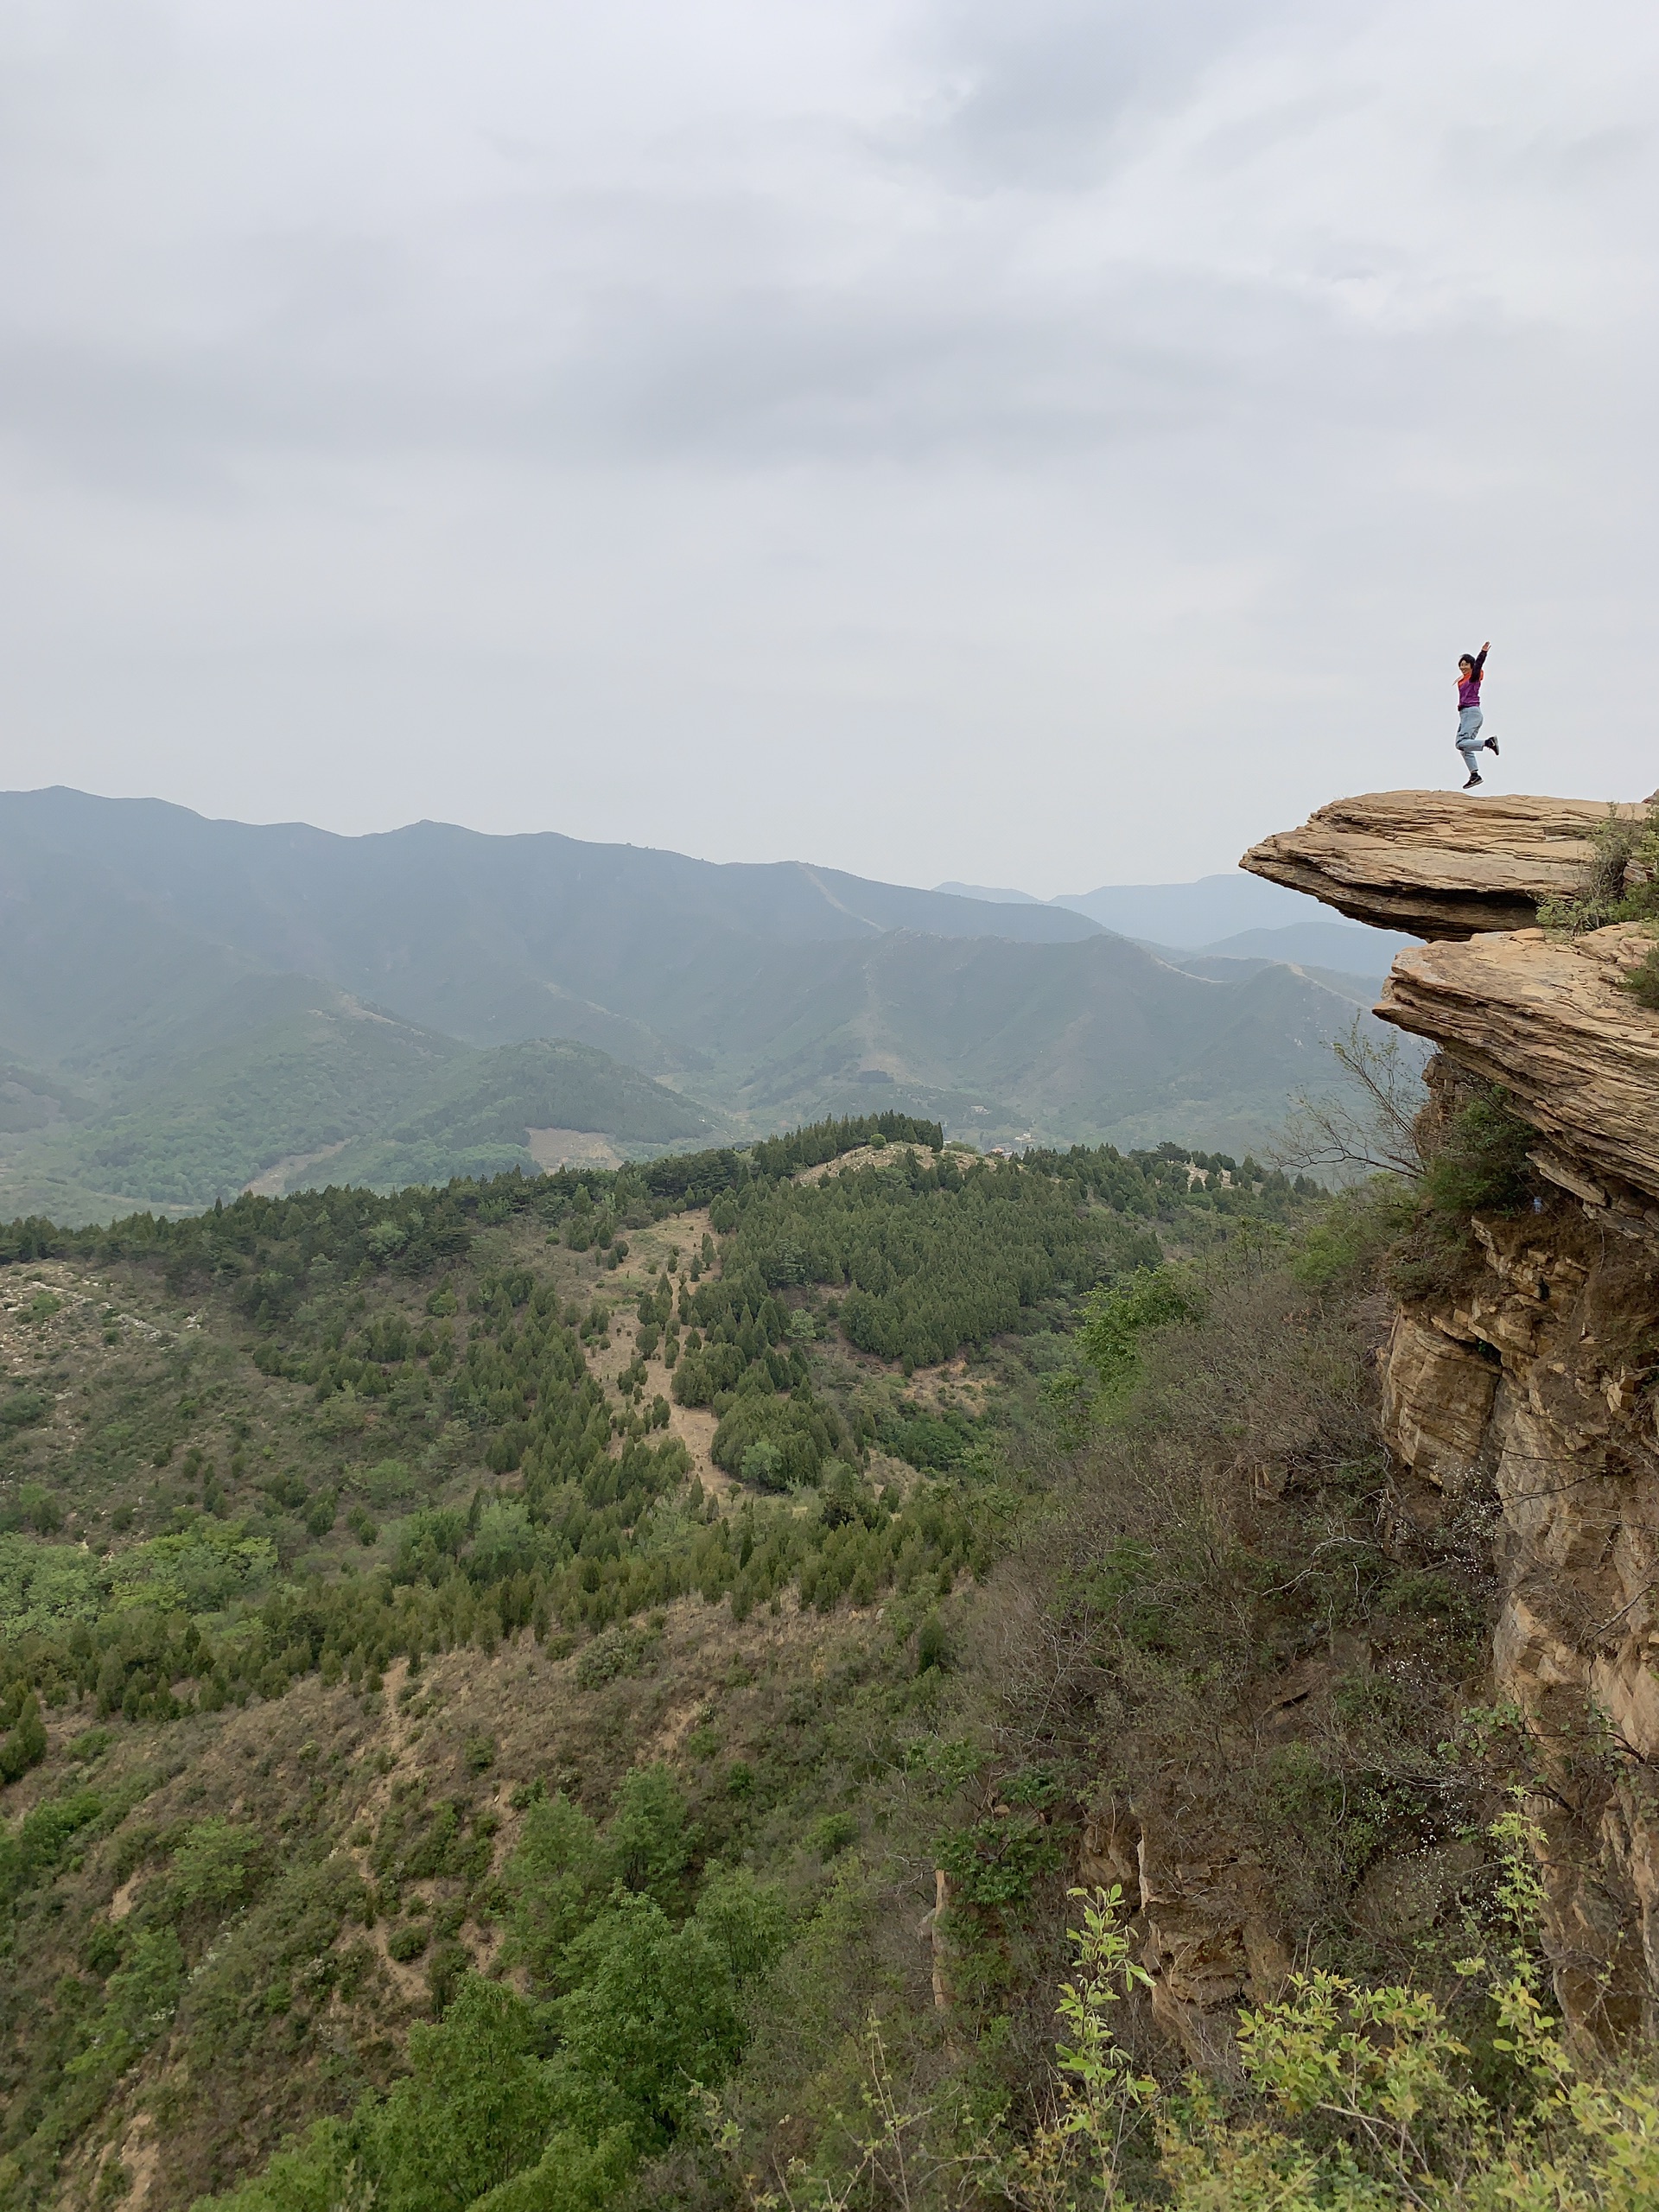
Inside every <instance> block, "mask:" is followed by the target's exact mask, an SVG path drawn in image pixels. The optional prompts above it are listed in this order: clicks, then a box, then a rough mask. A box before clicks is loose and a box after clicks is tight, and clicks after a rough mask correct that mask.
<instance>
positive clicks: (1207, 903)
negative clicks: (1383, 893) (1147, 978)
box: [934, 873, 1417, 976]
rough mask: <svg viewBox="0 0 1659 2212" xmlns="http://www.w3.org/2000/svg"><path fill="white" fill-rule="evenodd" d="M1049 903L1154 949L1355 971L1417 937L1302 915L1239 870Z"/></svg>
mask: <svg viewBox="0 0 1659 2212" xmlns="http://www.w3.org/2000/svg"><path fill="white" fill-rule="evenodd" d="M934 888H935V889H936V890H937V891H940V892H948V893H952V894H954V895H956V896H957V897H960V898H965V899H985V900H989V901H990V902H991V903H992V904H994V905H998V906H1037V905H1039V904H1040V903H1042V902H1040V901H1039V900H1038V899H1033V896H1032V894H1031V893H1030V892H1028V891H1006V890H997V889H994V888H992V887H989V886H988V885H985V884H979V883H940V884H936V885H935V886H934ZM1047 904H1048V905H1049V906H1051V907H1058V908H1059V909H1060V910H1061V911H1063V912H1066V913H1075V914H1084V915H1086V916H1087V917H1088V918H1090V920H1091V921H1096V922H1099V923H1100V924H1102V925H1103V927H1105V928H1107V929H1109V930H1111V931H1114V932H1115V933H1116V935H1117V936H1119V937H1132V938H1138V939H1139V940H1140V941H1141V943H1142V944H1150V945H1151V946H1153V947H1154V950H1155V949H1157V948H1159V947H1160V946H1167V947H1170V948H1172V949H1173V950H1177V951H1195V952H1227V953H1231V954H1233V955H1234V956H1235V957H1238V958H1249V957H1256V956H1259V957H1262V958H1263V959H1266V960H1294V961H1300V962H1311V963H1313V965H1315V966H1317V967H1324V968H1335V969H1342V970H1344V971H1345V972H1347V973H1349V974H1351V975H1356V976H1385V975H1386V974H1387V973H1388V971H1389V963H1390V962H1391V961H1392V960H1393V958H1394V956H1395V953H1396V952H1399V951H1401V950H1402V949H1403V948H1404V947H1405V946H1406V945H1408V944H1415V943H1416V941H1417V940H1416V939H1415V938H1407V937H1396V936H1395V935H1393V934H1392V933H1391V932H1390V931H1387V930H1372V929H1365V928H1363V927H1362V926H1361V925H1360V924H1358V923H1357V922H1338V921H1332V920H1331V919H1330V918H1328V917H1327V918H1324V919H1304V918H1303V917H1304V916H1306V914H1307V911H1308V908H1307V901H1306V899H1305V898H1303V897H1302V895H1301V894H1300V893H1299V892H1295V891H1287V890H1285V889H1284V888H1283V887H1282V886H1281V885H1280V884H1276V883H1266V882H1263V881H1262V879H1261V877H1259V876H1251V875H1244V874H1239V873H1235V874H1230V875H1205V876H1200V877H1198V880H1196V881H1195V882H1192V883H1141V884H1135V883H1117V884H1108V885H1106V886H1105V887H1103V888H1102V889H1101V890H1099V891H1088V892H1084V893H1080V894H1079V895H1078V896H1077V897H1075V898H1074V897H1071V896H1069V895H1068V896H1066V897H1064V898H1060V899H1050V900H1048V901H1047Z"/></svg>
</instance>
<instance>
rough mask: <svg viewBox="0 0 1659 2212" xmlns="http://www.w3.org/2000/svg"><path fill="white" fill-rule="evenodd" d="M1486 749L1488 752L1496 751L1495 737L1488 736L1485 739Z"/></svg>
mask: <svg viewBox="0 0 1659 2212" xmlns="http://www.w3.org/2000/svg"><path fill="white" fill-rule="evenodd" d="M1486 750H1487V751H1488V752H1489V753H1496V752H1497V739H1496V738H1495V737H1489V738H1488V739H1487V741H1486Z"/></svg>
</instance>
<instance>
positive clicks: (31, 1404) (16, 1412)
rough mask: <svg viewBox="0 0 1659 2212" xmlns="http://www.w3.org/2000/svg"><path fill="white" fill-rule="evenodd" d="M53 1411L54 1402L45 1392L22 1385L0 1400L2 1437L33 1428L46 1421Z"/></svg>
mask: <svg viewBox="0 0 1659 2212" xmlns="http://www.w3.org/2000/svg"><path fill="white" fill-rule="evenodd" d="M51 1411H52V1400H51V1398H50V1396H49V1395H48V1393H47V1392H46V1391H44V1390H32V1389H28V1388H26V1387H24V1386H22V1385H21V1384H20V1385H19V1386H18V1387H17V1388H16V1389H13V1390H12V1391H11V1392H10V1395H7V1396H6V1397H4V1398H0V1436H4V1435H6V1434H8V1433H11V1432H13V1431H16V1430H17V1429H20V1428H33V1427H35V1425H36V1423H38V1422H40V1421H45V1420H46V1419H47V1418H48V1415H49V1414H50V1413H51Z"/></svg>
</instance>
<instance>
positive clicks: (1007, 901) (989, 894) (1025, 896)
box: [933, 883, 1043, 906]
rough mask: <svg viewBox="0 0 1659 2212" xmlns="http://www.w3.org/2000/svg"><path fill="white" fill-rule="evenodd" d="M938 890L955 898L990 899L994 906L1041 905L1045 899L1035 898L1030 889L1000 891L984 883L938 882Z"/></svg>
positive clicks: (936, 886)
mask: <svg viewBox="0 0 1659 2212" xmlns="http://www.w3.org/2000/svg"><path fill="white" fill-rule="evenodd" d="M933 888H934V889H935V890H936V891H942V892H946V893H949V894H950V896H951V897H952V898H955V899H989V900H990V902H991V904H992V905H993V906H1041V905H1042V904H1043V901H1042V900H1041V899H1033V897H1032V895H1031V893H1030V892H1029V891H998V890H994V889H993V888H992V887H990V886H989V885H988V884H984V883H936V884H935V885H934V887H933Z"/></svg>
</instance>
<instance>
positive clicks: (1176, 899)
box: [1052, 869, 1308, 950]
mask: <svg viewBox="0 0 1659 2212" xmlns="http://www.w3.org/2000/svg"><path fill="white" fill-rule="evenodd" d="M1052 904H1053V905H1054V906H1057V907H1059V908H1061V909H1063V910H1064V911H1065V912H1071V913H1076V914H1086V915H1087V916H1088V917H1089V918H1090V920H1091V921H1096V922H1099V923H1100V924H1101V925H1103V927H1104V928H1106V929H1109V930H1115V931H1116V932H1117V933H1118V935H1119V936H1120V937H1138V938H1148V939H1150V940H1151V942H1152V943H1154V944H1173V945H1175V946H1177V947H1179V948H1181V949H1183V950H1185V949H1187V948H1191V949H1192V950H1197V949H1198V946H1200V945H1205V944H1214V943H1215V941H1216V939H1217V938H1224V937H1233V936H1236V934H1237V932H1238V931H1241V930H1252V929H1276V928H1279V927H1281V926H1283V925H1286V924H1289V923H1294V922H1299V921H1300V920H1302V919H1303V918H1304V917H1305V916H1306V914H1307V912H1308V906H1307V900H1306V898H1305V897H1304V896H1303V894H1302V893H1300V891H1287V890H1286V889H1285V888H1284V887H1283V885H1282V884H1278V883H1268V882H1264V881H1263V880H1262V877H1260V876H1259V875H1245V874H1243V872H1242V871H1240V870H1236V869H1235V870H1234V871H1233V872H1232V873H1231V874H1227V875H1201V876H1199V877H1198V880H1197V881H1196V882H1193V883H1109V884H1107V885H1105V886H1104V887H1103V888H1102V889H1100V890H1098V891H1085V892H1081V893H1077V894H1076V895H1075V896H1073V895H1072V894H1071V893H1066V894H1065V896H1064V897H1062V898H1059V899H1054V900H1053V901H1052Z"/></svg>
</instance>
